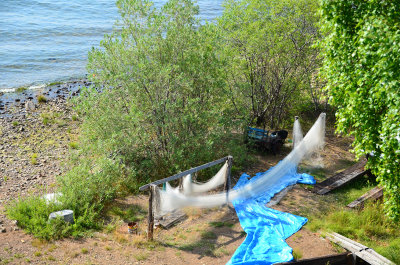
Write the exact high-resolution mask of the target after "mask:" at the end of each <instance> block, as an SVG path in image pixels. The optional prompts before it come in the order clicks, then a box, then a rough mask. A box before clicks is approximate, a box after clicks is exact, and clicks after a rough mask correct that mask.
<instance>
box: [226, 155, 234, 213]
mask: <svg viewBox="0 0 400 265" xmlns="http://www.w3.org/2000/svg"><path fill="white" fill-rule="evenodd" d="M232 162H233V157H232V156H228V170H227V172H226V177H225V187H224V190H225V191H226V204H227V205H229V202H228V199H229V190H230V189H231V169H232Z"/></svg>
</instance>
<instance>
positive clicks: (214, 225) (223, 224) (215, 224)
mask: <svg viewBox="0 0 400 265" xmlns="http://www.w3.org/2000/svg"><path fill="white" fill-rule="evenodd" d="M208 224H209V225H210V226H212V227H229V228H230V227H232V226H234V225H235V224H233V223H229V222H210V223H208Z"/></svg>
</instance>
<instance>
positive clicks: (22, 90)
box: [15, 86, 28, 93]
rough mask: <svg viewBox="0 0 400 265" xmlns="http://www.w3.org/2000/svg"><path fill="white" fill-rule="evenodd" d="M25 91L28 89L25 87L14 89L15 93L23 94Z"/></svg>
mask: <svg viewBox="0 0 400 265" xmlns="http://www.w3.org/2000/svg"><path fill="white" fill-rule="evenodd" d="M25 90H28V88H27V87H26V86H20V87H18V88H17V89H15V92H17V93H21V92H24V91H25Z"/></svg>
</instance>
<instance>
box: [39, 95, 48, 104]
mask: <svg viewBox="0 0 400 265" xmlns="http://www.w3.org/2000/svg"><path fill="white" fill-rule="evenodd" d="M37 101H38V102H39V103H46V102H47V98H46V97H45V96H44V95H38V96H37Z"/></svg>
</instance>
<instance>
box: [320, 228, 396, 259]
mask: <svg viewBox="0 0 400 265" xmlns="http://www.w3.org/2000/svg"><path fill="white" fill-rule="evenodd" d="M327 237H328V239H329V240H331V241H332V242H334V243H336V244H338V245H340V246H342V247H343V248H345V249H347V250H349V251H351V252H353V253H354V254H355V255H356V256H357V257H359V258H361V259H363V260H365V261H366V262H368V263H369V264H371V265H395V264H394V263H393V262H391V261H390V260H388V259H387V258H385V257H383V256H381V255H379V254H378V253H376V252H375V251H374V250H373V249H371V248H369V247H367V246H364V245H362V244H360V243H358V242H356V241H353V240H351V239H349V238H347V237H344V236H342V235H340V234H337V233H328V234H327Z"/></svg>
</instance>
